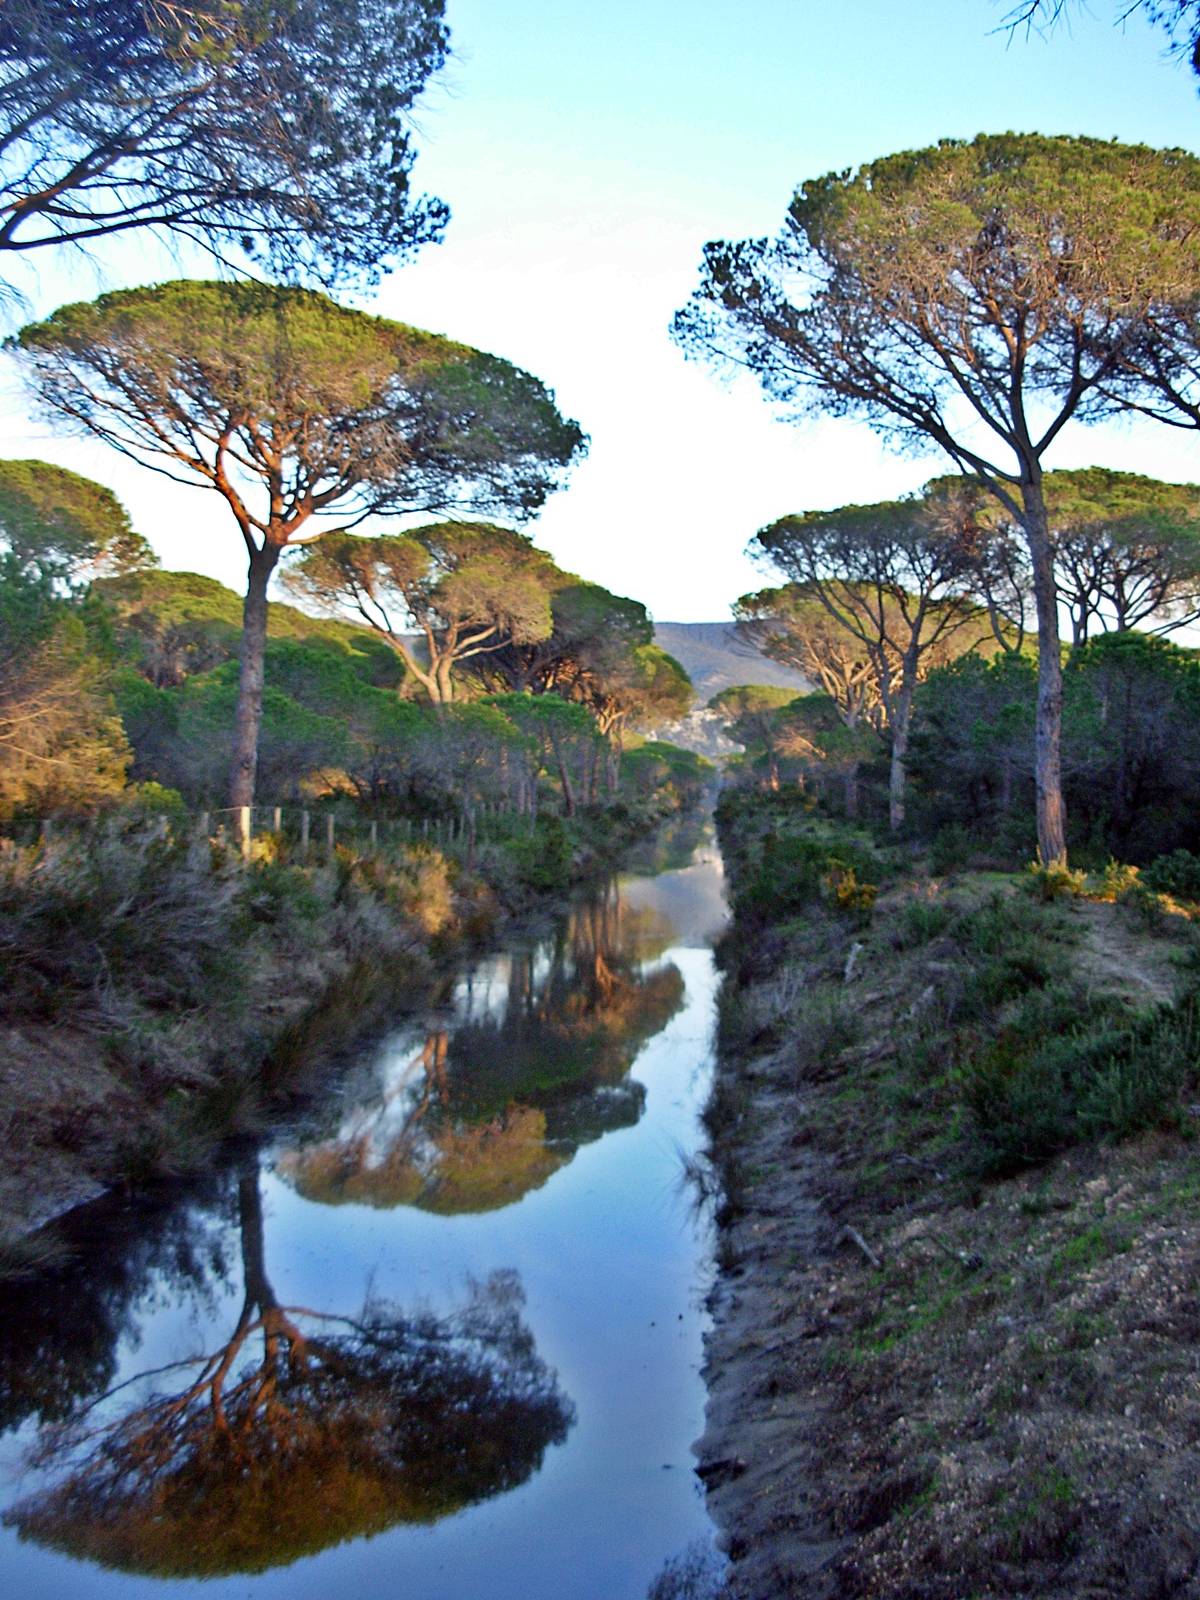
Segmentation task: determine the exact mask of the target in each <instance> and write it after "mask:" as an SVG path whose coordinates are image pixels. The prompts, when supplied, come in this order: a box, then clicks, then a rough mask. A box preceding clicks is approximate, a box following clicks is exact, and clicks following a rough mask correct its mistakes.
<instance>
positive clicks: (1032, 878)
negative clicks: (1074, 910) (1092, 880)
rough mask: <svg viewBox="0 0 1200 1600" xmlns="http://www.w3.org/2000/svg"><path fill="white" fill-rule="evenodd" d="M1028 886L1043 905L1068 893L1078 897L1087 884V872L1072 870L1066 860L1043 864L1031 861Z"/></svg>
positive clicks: (1063, 897) (1060, 898) (1064, 896)
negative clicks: (1047, 864)
mask: <svg viewBox="0 0 1200 1600" xmlns="http://www.w3.org/2000/svg"><path fill="white" fill-rule="evenodd" d="M1027 881H1028V887H1029V889H1030V891H1031V892H1032V893H1033V894H1034V895H1035V896H1036V897H1037V899H1039V900H1040V901H1041V902H1042V904H1043V905H1049V904H1050V903H1051V902H1052V901H1054V900H1062V899H1065V898H1066V897H1067V896H1068V895H1071V896H1073V897H1074V898H1075V899H1078V898H1079V896H1080V895H1081V894H1082V893H1083V891H1084V888H1085V886H1086V884H1087V873H1086V872H1072V871H1071V869H1070V867H1068V866H1067V864H1066V862H1065V861H1052V862H1051V863H1050V864H1049V866H1043V865H1042V863H1041V862H1040V861H1031V862H1030V863H1029V878H1028V880H1027Z"/></svg>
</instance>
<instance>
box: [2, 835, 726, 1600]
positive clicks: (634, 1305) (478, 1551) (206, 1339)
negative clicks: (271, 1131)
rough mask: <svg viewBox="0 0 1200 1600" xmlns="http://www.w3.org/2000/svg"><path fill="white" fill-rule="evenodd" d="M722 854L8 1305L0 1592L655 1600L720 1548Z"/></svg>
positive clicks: (480, 992)
mask: <svg viewBox="0 0 1200 1600" xmlns="http://www.w3.org/2000/svg"><path fill="white" fill-rule="evenodd" d="M724 917H725V907H724V901H723V897H722V876H721V866H720V861H719V858H718V857H717V856H716V854H715V853H714V852H713V851H712V849H711V847H703V846H702V847H701V848H700V849H699V850H698V851H697V853H696V856H695V858H694V859H693V861H692V864H691V865H689V866H687V867H685V868H683V869H681V870H677V871H671V872H664V873H661V874H659V875H657V876H655V877H646V878H631V879H626V880H624V881H623V882H622V883H621V885H620V888H619V890H618V891H614V892H613V893H612V894H611V895H609V896H608V897H607V898H606V899H604V900H602V901H600V902H599V903H597V904H595V905H590V906H584V907H581V908H579V909H578V910H577V911H576V912H575V913H574V914H573V915H572V916H571V917H570V919H569V920H567V921H565V922H564V923H563V925H562V926H561V927H559V928H558V929H556V930H555V931H554V933H553V934H552V935H550V936H548V937H546V938H545V939H542V940H540V941H535V942H531V943H528V944H526V945H514V946H513V947H512V948H509V949H506V950H504V951H502V952H501V953H499V954H496V955H494V956H492V957H489V958H488V959H486V960H484V961H482V962H479V963H477V964H475V965H474V966H473V967H471V968H470V969H468V970H464V971H463V972H462V973H461V974H460V975H459V978H458V980H457V982H456V984H455V986H454V990H453V994H452V995H450V996H448V998H447V1000H446V1002H445V1004H444V1006H442V1008H441V1009H440V1010H438V1011H436V1012H431V1013H430V1014H429V1015H428V1016H425V1017H422V1018H420V1019H417V1020H411V1021H406V1022H405V1024H404V1025H403V1026H402V1027H400V1028H398V1029H397V1030H396V1031H395V1032H394V1033H393V1034H392V1035H390V1036H389V1037H387V1038H386V1039H384V1040H383V1041H382V1042H381V1043H380V1044H379V1045H378V1046H376V1047H374V1048H373V1049H372V1050H370V1051H369V1052H366V1053H364V1056H363V1059H362V1060H361V1061H359V1062H357V1063H355V1064H353V1065H352V1066H351V1067H350V1068H349V1070H348V1071H346V1072H345V1073H344V1074H342V1075H341V1076H340V1078H339V1082H338V1083H337V1085H336V1088H331V1090H330V1092H329V1094H328V1095H327V1096H325V1097H324V1099H323V1100H322V1101H321V1103H320V1104H319V1105H318V1106H317V1107H316V1108H315V1109H314V1110H313V1111H312V1112H310V1113H309V1114H307V1115H306V1117H305V1120H304V1122H303V1124H301V1125H295V1126H291V1127H288V1128H286V1129H281V1130H279V1131H278V1132H277V1133H276V1134H275V1136H274V1137H273V1138H272V1139H270V1140H268V1141H267V1142H266V1143H265V1144H264V1145H263V1146H262V1147H261V1148H260V1149H258V1150H256V1151H254V1152H248V1153H246V1154H245V1155H243V1156H242V1157H241V1159H240V1160H239V1161H237V1162H235V1163H234V1164H232V1165H231V1166H230V1168H229V1170H227V1171H225V1172H223V1173H221V1174H218V1175H216V1176H214V1177H213V1178H212V1179H211V1180H210V1181H209V1182H208V1183H207V1184H206V1185H204V1186H202V1187H200V1188H192V1189H190V1190H188V1192H187V1193H184V1194H181V1195H180V1196H178V1197H177V1198H176V1199H175V1200H174V1202H173V1203H170V1204H155V1205H154V1206H153V1207H151V1206H139V1207H133V1208H131V1207H129V1206H122V1205H117V1204H105V1203H101V1204H100V1205H98V1206H95V1207H90V1208H88V1209H87V1210H86V1211H85V1212H83V1213H81V1214H79V1215H77V1216H76V1217H74V1218H72V1219H69V1224H68V1232H69V1233H70V1235H71V1237H72V1240H73V1243H74V1246H75V1252H76V1253H75V1255H74V1258H73V1259H72V1260H71V1261H70V1263H69V1264H67V1265H65V1266H63V1267H60V1268H57V1269H55V1270H52V1271H49V1272H47V1273H45V1274H43V1275H42V1276H41V1277H40V1278H38V1279H35V1280H33V1281H27V1282H24V1283H20V1284H16V1285H12V1284H10V1285H8V1286H6V1287H4V1288H3V1290H2V1291H0V1428H2V1429H3V1430H4V1432H3V1434H2V1436H0V1471H2V1474H3V1477H2V1483H0V1490H2V1494H3V1505H4V1508H5V1510H4V1520H3V1530H2V1534H0V1592H2V1593H4V1594H6V1595H11V1596H14V1597H19V1600H43V1597H44V1600H62V1597H64V1596H68V1595H69V1596H71V1597H72V1600H93V1597H95V1600H99V1597H101V1596H104V1597H108V1596H113V1597H115V1596H121V1597H123V1600H124V1597H127V1596H133V1595H138V1596H141V1595H152V1594H158V1593H160V1592H165V1591H167V1590H170V1591H172V1592H175V1591H179V1590H181V1589H191V1588H195V1587H196V1586H197V1585H198V1584H199V1583H200V1582H201V1581H204V1593H205V1594H206V1595H213V1596H218V1595H219V1596H225V1595H229V1596H234V1595H236V1596H239V1597H243V1596H252V1597H255V1600H258V1597H267V1596H272V1597H274V1596H285V1595H286V1596H287V1597H288V1600H308V1597H312V1600H318V1597H319V1600H342V1597H346V1600H350V1597H353V1600H372V1597H375V1596H379V1597H384V1596H387V1597H388V1600H393V1597H395V1596H397V1595H401V1594H402V1595H405V1596H407V1597H410V1600H510V1597H511V1600H568V1597H569V1600H644V1597H645V1595H646V1591H647V1587H648V1585H649V1584H650V1582H651V1580H652V1579H653V1578H654V1576H655V1574H656V1573H657V1572H658V1571H659V1570H660V1569H661V1568H662V1566H663V1563H664V1561H666V1560H667V1559H669V1558H671V1557H673V1556H676V1555H677V1554H678V1553H679V1552H680V1551H681V1550H683V1549H684V1548H685V1547H686V1546H688V1545H689V1544H692V1543H693V1542H694V1541H695V1540H697V1539H705V1538H708V1537H710V1536H711V1528H710V1525H709V1523H708V1520H707V1517H706V1515H705V1511H704V1505H703V1497H702V1495H701V1493H700V1490H699V1486H698V1481H697V1479H696V1477H695V1475H694V1472H693V1470H692V1469H693V1466H694V1460H693V1457H692V1455H691V1451H690V1446H691V1443H692V1441H693V1440H694V1439H695V1438H697V1437H698V1435H699V1434H700V1432H701V1429H702V1426H703V1409H704V1386H703V1384H702V1382H701V1379H700V1375H699V1374H700V1366H701V1361H702V1340H703V1334H704V1329H705V1313H704V1310H703V1302H704V1297H705V1291H706V1288H707V1286H708V1282H709V1275H710V1272H711V1260H710V1254H711V1240H710V1235H709V1228H708V1224H707V1222H706V1220H705V1218H704V1217H703V1216H702V1215H697V1213H696V1211H695V1210H694V1208H693V1206H692V1203H691V1198H690V1196H689V1194H688V1192H687V1190H686V1187H685V1186H684V1184H683V1182H682V1160H681V1157H682V1155H683V1154H684V1153H686V1152H688V1151H691V1150H694V1149H695V1148H696V1146H697V1145H698V1143H699V1142H700V1128H699V1124H698V1111H699V1108H700V1107H701V1105H702V1104H703V1101H704V1098H705V1095H706V1092H707V1088H708V1083H709V1077H710V1073H711V1066H712V1062H711V1040H712V1031H713V1029H712V1024H713V1007H714V1001H715V994H716V974H715V971H714V964H713V956H712V950H711V945H712V941H713V939H714V937H715V936H716V934H717V933H718V932H719V931H720V929H721V927H722V926H723V922H724Z"/></svg>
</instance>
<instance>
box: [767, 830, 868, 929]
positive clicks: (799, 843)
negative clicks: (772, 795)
mask: <svg viewBox="0 0 1200 1600" xmlns="http://www.w3.org/2000/svg"><path fill="white" fill-rule="evenodd" d="M878 872H879V863H878V861H877V860H876V858H875V855H874V853H873V852H872V851H871V850H870V849H868V848H866V847H865V846H863V845H862V844H860V843H858V841H857V840H855V839H853V838H833V837H830V836H827V835H825V834H822V833H817V832H812V833H808V832H805V833H788V834H784V835H782V836H780V835H778V834H776V833H775V832H774V831H772V832H770V833H768V834H767V836H766V838H765V839H764V840H763V844H762V850H761V854H760V856H759V860H758V864H757V868H756V870H753V871H752V872H749V873H747V874H746V875H745V876H744V878H743V879H742V881H741V882H740V883H739V885H738V890H737V895H736V903H737V907H736V908H737V913H738V915H739V917H741V918H749V919H750V920H752V921H754V922H756V923H759V924H763V923H769V922H783V921H786V920H787V919H788V918H790V917H795V916H798V915H799V914H800V913H801V912H803V911H804V910H805V909H806V908H807V907H808V906H810V905H811V904H812V903H813V902H814V901H816V900H819V899H821V898H826V899H828V900H829V901H830V902H831V903H832V904H833V905H835V906H837V907H838V908H839V909H841V910H846V911H852V912H855V913H861V912H863V911H869V910H870V908H871V906H872V905H873V904H874V901H875V896H876V894H877V892H878V891H877V890H876V888H875V886H874V884H873V883H872V882H871V881H870V880H871V878H872V877H877V876H878Z"/></svg>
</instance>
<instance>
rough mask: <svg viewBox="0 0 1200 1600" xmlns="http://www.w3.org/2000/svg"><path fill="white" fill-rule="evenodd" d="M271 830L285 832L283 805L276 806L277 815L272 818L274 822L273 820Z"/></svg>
mask: <svg viewBox="0 0 1200 1600" xmlns="http://www.w3.org/2000/svg"><path fill="white" fill-rule="evenodd" d="M271 832H272V833H282V832H283V807H282V806H276V807H275V815H274V817H273V818H272V822H271Z"/></svg>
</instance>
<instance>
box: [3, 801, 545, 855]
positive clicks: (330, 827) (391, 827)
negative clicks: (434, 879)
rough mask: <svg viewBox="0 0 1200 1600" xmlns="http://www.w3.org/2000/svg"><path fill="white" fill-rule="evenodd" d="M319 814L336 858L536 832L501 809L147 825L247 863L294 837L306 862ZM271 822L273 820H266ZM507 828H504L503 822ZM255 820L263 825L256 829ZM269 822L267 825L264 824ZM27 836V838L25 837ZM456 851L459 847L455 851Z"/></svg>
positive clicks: (153, 818)
mask: <svg viewBox="0 0 1200 1600" xmlns="http://www.w3.org/2000/svg"><path fill="white" fill-rule="evenodd" d="M320 816H323V817H324V820H325V828H324V833H325V838H324V854H325V855H326V856H327V857H328V858H330V859H332V856H333V853H334V851H335V848H336V846H337V844H338V842H339V840H340V839H342V838H345V839H346V840H348V841H353V842H355V843H356V844H359V845H361V844H362V843H363V842H364V835H365V843H366V845H367V847H368V848H369V850H370V851H371V852H372V853H376V854H377V853H379V852H380V850H381V849H382V850H389V849H391V850H394V849H395V848H396V847H397V846H398V845H410V844H413V843H415V842H421V843H428V844H432V845H435V846H437V847H438V848H439V849H441V850H443V851H450V850H454V852H455V854H458V853H460V852H462V851H464V850H465V849H467V848H469V843H470V841H473V842H474V843H476V844H482V843H486V842H487V840H488V838H489V837H496V836H497V835H500V834H503V835H506V836H511V835H512V834H513V833H514V832H524V833H526V834H529V833H532V831H533V829H534V827H535V826H536V824H535V821H534V818H533V817H532V816H531V815H530V814H529V813H526V812H518V811H515V810H511V809H508V810H502V809H501V808H500V807H498V806H494V807H490V806H486V805H481V806H479V807H478V808H477V809H476V811H475V814H474V818H473V823H472V822H469V821H468V819H467V818H466V817H458V816H455V815H450V816H442V817H432V818H431V817H428V816H425V817H421V818H416V817H391V818H384V819H382V827H381V819H380V818H378V817H354V816H348V815H347V814H346V812H345V811H338V810H337V809H336V808H333V809H329V810H324V809H323V808H321V809H318V808H316V807H310V806H289V807H284V806H279V805H275V806H262V805H259V806H215V807H210V808H209V809H207V810H203V811H195V810H190V809H184V810H182V811H180V810H179V809H176V808H172V809H171V810H169V811H160V812H157V813H153V812H151V813H148V814H147V817H146V821H147V823H152V824H153V826H154V827H155V828H156V831H157V834H158V836H159V837H160V838H164V839H165V838H168V837H169V836H170V835H171V833H172V832H173V831H175V830H176V828H177V826H178V824H179V823H181V822H183V823H186V824H191V827H192V829H193V830H194V832H195V834H196V835H198V836H199V837H200V838H210V839H212V840H213V841H214V843H216V842H224V841H226V840H229V842H231V843H233V844H235V845H236V846H237V848H238V850H239V852H240V854H241V855H242V857H243V859H246V860H248V859H249V857H250V855H251V846H252V843H253V841H254V839H255V837H258V838H262V837H263V836H264V834H266V835H268V836H276V837H278V836H288V835H290V836H291V837H294V838H295V839H296V841H297V843H298V845H299V851H300V855H301V857H302V859H309V858H310V857H311V856H312V855H313V846H312V835H313V828H312V824H313V822H314V820H317V819H318V818H319V817H320ZM268 818H269V821H267V819H268ZM502 818H503V819H504V820H503V825H501V819H502ZM104 820H105V818H104V816H103V815H101V816H100V817H99V818H96V819H91V820H83V821H81V820H80V819H77V818H70V817H62V816H49V817H25V818H22V819H20V820H19V821H15V822H10V823H8V824H4V825H0V837H8V838H10V839H12V840H13V842H14V843H17V844H20V843H28V844H33V843H35V842H36V841H37V840H38V839H43V840H49V839H51V838H54V837H55V836H56V835H57V834H59V833H61V832H69V831H86V830H89V829H91V828H94V827H96V826H97V825H102V824H103V822H104ZM256 822H257V823H258V824H259V825H258V826H257V828H256V826H255V824H256ZM264 822H266V826H265V827H264V826H263V823H264ZM22 836H24V837H22ZM456 847H457V848H456Z"/></svg>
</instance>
